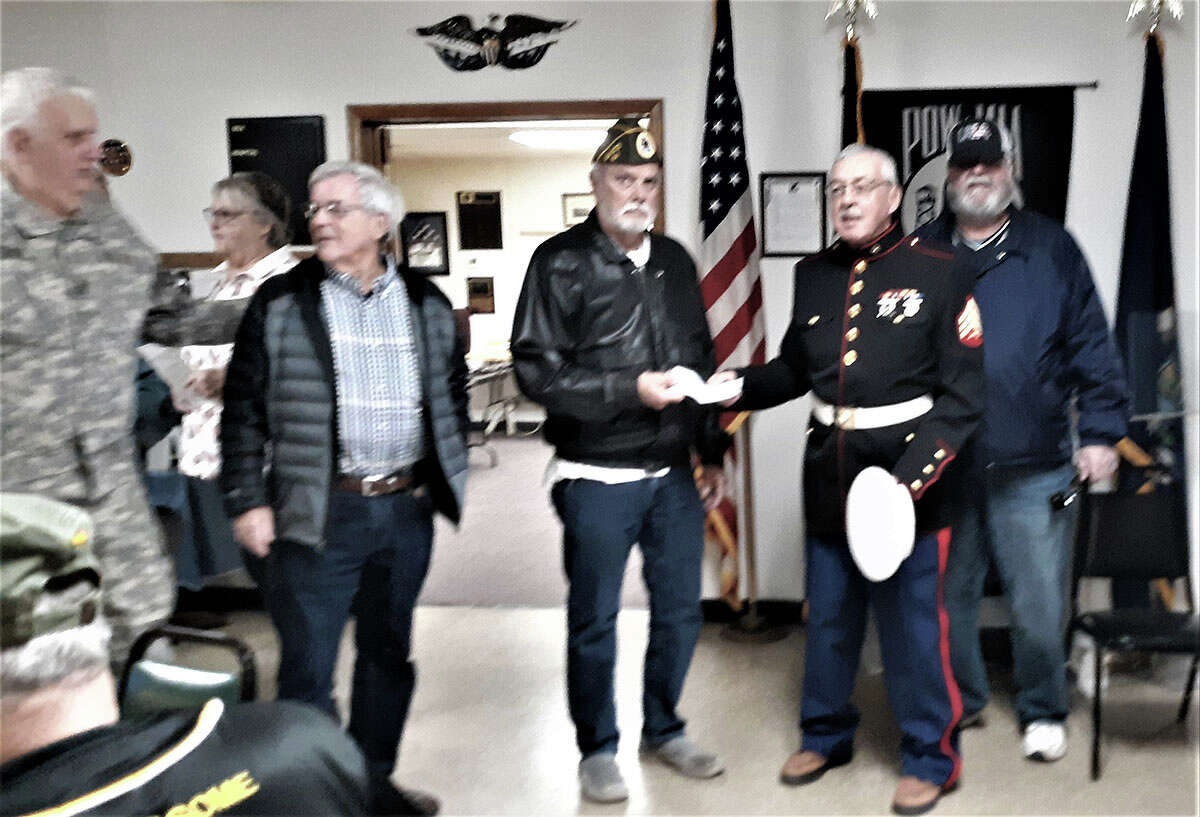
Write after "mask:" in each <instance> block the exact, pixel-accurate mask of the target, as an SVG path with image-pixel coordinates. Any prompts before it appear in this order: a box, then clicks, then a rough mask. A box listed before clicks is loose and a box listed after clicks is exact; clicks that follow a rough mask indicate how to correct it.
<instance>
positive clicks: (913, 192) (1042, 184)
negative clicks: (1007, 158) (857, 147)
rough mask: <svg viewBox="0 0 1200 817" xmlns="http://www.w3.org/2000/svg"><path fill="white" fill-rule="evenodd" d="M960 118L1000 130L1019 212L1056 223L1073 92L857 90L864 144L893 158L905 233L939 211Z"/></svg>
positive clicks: (1061, 214)
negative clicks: (1008, 144) (1007, 142)
mask: <svg viewBox="0 0 1200 817" xmlns="http://www.w3.org/2000/svg"><path fill="white" fill-rule="evenodd" d="M968 117H986V118H988V119H992V120H994V121H996V122H999V123H1000V124H1001V125H1004V126H1005V127H1006V128H1008V130H1009V132H1010V133H1011V134H1012V137H1013V166H1014V167H1013V170H1014V175H1015V177H1016V179H1017V182H1018V184H1020V186H1021V192H1022V194H1023V196H1024V201H1025V207H1027V208H1029V209H1031V210H1036V211H1037V212H1039V213H1042V214H1044V215H1047V216H1050V217H1051V218H1054V219H1056V220H1058V221H1059V222H1061V221H1063V220H1064V218H1065V216H1066V212H1067V178H1068V176H1069V174H1070V170H1071V142H1072V139H1073V136H1074V130H1075V87H1074V86H1073V85H1061V86H1051V87H1046V86H1042V87H1036V88H949V89H944V90H908V91H905V90H901V91H863V94H862V121H863V132H864V134H865V135H866V141H867V144H868V145H874V146H875V147H878V148H882V149H883V150H886V151H887V152H888V153H890V154H892V156H894V157H895V158H896V166H897V170H898V171H899V173H900V181H901V183H902V184H903V186H904V202H903V203H902V204H901V206H900V215H901V221H902V224H903V227H904V229H905V231H911V230H913V229H915V228H917V227H919V226H921V225H922V224H924V223H925V222H927V221H930V220H932V219H933V218H935V217H936V216H937V215H938V213H940V212H941V211H942V191H943V185H944V182H945V180H946V158H947V154H946V140H947V136H948V135H949V133H950V129H951V128H953V127H954V126H955V124H957V123H958V122H959V121H961V120H963V119H966V118H968Z"/></svg>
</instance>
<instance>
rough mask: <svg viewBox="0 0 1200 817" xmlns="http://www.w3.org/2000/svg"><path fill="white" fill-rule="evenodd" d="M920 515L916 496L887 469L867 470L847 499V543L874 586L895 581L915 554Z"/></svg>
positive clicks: (855, 479) (851, 486) (873, 467)
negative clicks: (891, 580) (908, 559)
mask: <svg viewBox="0 0 1200 817" xmlns="http://www.w3.org/2000/svg"><path fill="white" fill-rule="evenodd" d="M916 523H917V515H916V509H915V508H914V507H913V501H912V495H911V494H910V493H909V492H908V489H907V488H905V487H904V486H903V485H901V484H900V483H898V482H896V478H895V477H893V476H892V475H891V474H889V473H888V472H887V471H886V470H884V469H883V468H880V467H879V466H876V465H873V466H871V467H870V468H865V469H863V471H862V472H861V473H859V475H858V476H857V477H855V478H854V482H853V483H851V485H850V492H849V493H848V494H847V495H846V539H847V540H848V541H849V543H850V555H851V556H852V557H853V558H854V563H855V564H856V565H858V569H859V571H861V572H862V574H863V575H864V576H866V577H867V578H868V579H870V580H871V581H873V582H881V581H883V580H885V579H888V578H891V576H892V575H893V574H894V573H895V572H896V569H897V568H899V567H900V563H901V562H903V561H904V560H905V559H906V558H908V554H910V553H912V549H913V540H914V539H915V537H916Z"/></svg>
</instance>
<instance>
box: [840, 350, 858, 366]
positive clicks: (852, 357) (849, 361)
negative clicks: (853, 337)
mask: <svg viewBox="0 0 1200 817" xmlns="http://www.w3.org/2000/svg"><path fill="white" fill-rule="evenodd" d="M856 360H858V352H856V351H854V350H853V349H851V350H850V351H849V352H846V354H844V355H842V363H845V364H846V365H847V366H853V365H854V361H856Z"/></svg>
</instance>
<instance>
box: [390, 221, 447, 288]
mask: <svg viewBox="0 0 1200 817" xmlns="http://www.w3.org/2000/svg"><path fill="white" fill-rule="evenodd" d="M446 246H447V242H446V214H445V212H439V213H433V212H430V213H408V214H407V215H405V216H404V221H402V222H400V247H401V251H402V253H403V258H404V263H405V264H406V265H407V266H408V268H409V269H411V270H412V271H413V272H419V273H421V274H422V275H449V274H450V257H449V254H448V253H447V251H446Z"/></svg>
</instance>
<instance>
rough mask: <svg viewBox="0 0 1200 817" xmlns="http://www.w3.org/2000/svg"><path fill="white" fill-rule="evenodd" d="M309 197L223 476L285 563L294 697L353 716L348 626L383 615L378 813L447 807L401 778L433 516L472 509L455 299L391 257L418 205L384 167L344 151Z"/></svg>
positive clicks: (275, 566) (270, 550)
mask: <svg viewBox="0 0 1200 817" xmlns="http://www.w3.org/2000/svg"><path fill="white" fill-rule="evenodd" d="M309 198H310V204H309V206H308V211H307V215H308V219H309V224H310V228H311V231H312V236H313V241H314V243H315V245H316V250H317V256H316V257H315V258H310V259H308V260H306V261H303V262H301V263H300V264H298V265H297V266H296V267H294V268H293V269H292V270H291V271H290V272H288V273H286V274H284V275H280V276H277V277H276V278H273V279H271V280H270V281H268V282H266V283H265V284H264V285H263V287H262V288H261V289H259V291H258V292H257V293H256V294H255V296H254V297H253V298H252V299H251V302H250V306H249V307H248V308H247V310H246V315H245V317H244V319H243V320H242V325H241V327H240V329H239V330H238V335H237V340H236V343H235V346H234V350H233V359H232V361H231V362H230V364H229V372H228V375H227V377H226V382H225V415H224V418H223V421H222V428H221V449H222V452H223V453H224V464H223V467H222V472H221V487H222V490H223V492H224V495H225V506H226V510H227V511H228V513H229V514H230V516H231V517H232V518H233V520H234V533H235V535H236V537H237V539H238V541H239V542H240V543H241V544H242V546H243V547H245V548H246V549H247V550H249V551H250V552H252V553H254V554H255V555H257V556H262V557H268V559H269V561H268V587H267V593H266V596H267V603H268V608H269V609H270V612H271V618H272V620H273V621H274V623H275V627H276V629H277V630H278V632H279V640H280V644H281V655H280V665H279V697H280V698H284V699H293V700H300V701H304V702H306V703H310V704H313V705H315V706H318V707H321V708H322V709H324V710H325V711H327V712H329V713H330V714H331V715H335V716H336V709H335V707H334V703H333V700H332V698H331V696H330V693H331V690H332V681H333V669H334V664H335V662H336V660H337V651H338V644H339V641H340V639H341V634H342V629H343V627H344V626H345V623H346V618H347V616H348V615H349V614H350V613H351V612H360V611H370V615H359V616H358V623H357V627H356V628H355V644H356V647H357V658H356V660H355V668H354V686H353V690H352V692H351V707H350V726H349V731H350V735H351V736H352V737H353V738H354V739H355V740H356V741H357V742H358V744H359V745H360V746H361V747H362V749H363V753H364V754H365V755H366V757H367V766H368V769H367V770H368V773H369V775H370V778H371V786H372V794H373V797H374V803H373V805H374V807H375V808H376V810H378V811H381V812H385V813H389V814H394V813H416V814H428V813H434V812H436V810H437V803H436V801H434V800H433V798H431V797H429V796H428V795H421V794H418V793H416V792H412V791H403V790H399V789H396V788H395V787H394V786H392V785H391V783H390V782H389V780H388V778H389V777H390V775H391V772H392V767H393V765H394V764H395V758H396V749H397V745H398V744H399V741H400V736H401V733H402V732H403V730H404V721H405V718H406V717H407V714H408V705H409V702H410V700H411V699H412V691H413V685H414V682H415V672H414V669H413V665H412V662H411V661H410V660H409V647H410V641H411V633H412V614H413V606H414V605H415V604H416V601H417V595H418V594H419V593H420V590H421V585H422V583H423V582H424V580H425V574H426V571H427V570H428V567H429V558H430V552H431V550H432V545H433V512H434V510H435V509H436V510H438V511H440V512H441V513H442V514H443V515H445V516H446V517H447V518H449V519H450V520H452V521H454V522H458V520H459V517H460V515H461V512H462V499H463V488H464V486H465V483H466V476H467V454H466V450H467V449H466V440H465V436H464V435H465V434H466V429H467V394H466V380H467V368H466V362H465V361H464V359H463V349H462V345H461V343H460V342H459V341H458V340H457V337H456V335H455V332H454V321H453V317H452V314H451V310H450V303H449V301H448V300H447V299H446V297H445V296H444V295H443V294H442V293H441V292H440V290H438V288H437V287H436V286H435V285H433V284H432V283H430V282H429V281H428V280H426V279H424V278H422V277H420V276H418V275H415V274H412V273H410V272H409V271H408V270H406V269H403V268H398V267H397V265H396V263H395V262H394V260H393V259H391V258H390V257H388V256H387V255H385V254H384V253H383V252H382V247H383V242H384V239H385V238H386V237H387V236H388V235H389V234H390V232H391V230H392V229H393V228H394V227H395V225H396V224H398V223H399V221H400V219H401V217H402V216H403V206H402V205H401V203H400V197H399V195H398V194H397V193H396V191H395V190H394V189H393V188H392V187H391V185H389V184H388V183H387V181H386V180H384V178H383V177H382V176H381V175H380V174H379V173H378V171H376V170H375V169H374V168H371V167H368V166H366V165H362V164H359V163H356V162H328V163H326V164H324V165H322V166H320V167H318V168H317V169H316V170H315V171H313V174H312V176H311V177H310V178H309ZM351 602H354V609H353V611H352V609H351Z"/></svg>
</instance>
